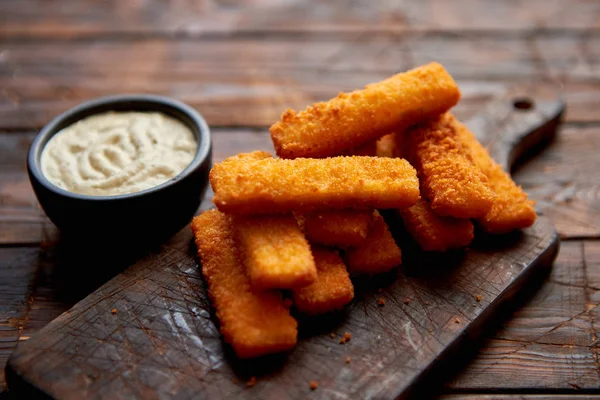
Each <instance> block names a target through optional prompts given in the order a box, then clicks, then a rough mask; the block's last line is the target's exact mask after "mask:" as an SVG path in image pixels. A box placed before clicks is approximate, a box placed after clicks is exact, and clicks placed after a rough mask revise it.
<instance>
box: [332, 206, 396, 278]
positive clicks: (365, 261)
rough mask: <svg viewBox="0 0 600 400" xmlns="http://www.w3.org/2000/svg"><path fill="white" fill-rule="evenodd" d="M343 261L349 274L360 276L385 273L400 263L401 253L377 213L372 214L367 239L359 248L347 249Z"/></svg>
mask: <svg viewBox="0 0 600 400" xmlns="http://www.w3.org/2000/svg"><path fill="white" fill-rule="evenodd" d="M344 261H346V265H347V266H348V269H349V270H350V272H353V273H360V274H375V273H380V272H386V271H389V270H391V269H392V268H394V267H397V266H398V265H400V264H401V263H402V252H401V251H400V248H399V247H398V245H397V244H396V242H395V241H394V238H393V237H392V234H391V232H390V230H389V229H388V226H387V224H386V223H385V221H384V219H383V217H382V216H381V215H380V214H379V212H377V211H375V212H374V213H373V223H372V225H371V230H370V231H369V234H368V235H367V239H366V240H365V241H364V242H363V243H362V244H361V245H360V246H358V247H352V248H350V249H348V250H347V251H346V252H345V254H344Z"/></svg>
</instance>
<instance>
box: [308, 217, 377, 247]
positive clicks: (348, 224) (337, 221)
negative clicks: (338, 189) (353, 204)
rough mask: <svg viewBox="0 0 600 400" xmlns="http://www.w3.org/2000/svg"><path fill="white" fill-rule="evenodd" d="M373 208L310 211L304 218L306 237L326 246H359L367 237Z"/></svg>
mask: <svg viewBox="0 0 600 400" xmlns="http://www.w3.org/2000/svg"><path fill="white" fill-rule="evenodd" d="M372 221H373V211H372V210H337V211H321V212H313V213H309V214H307V215H306V216H305V219H304V230H305V233H306V237H307V238H308V240H310V241H311V242H312V243H318V244H322V245H326V246H336V247H342V248H345V247H351V246H358V245H360V244H361V243H362V242H364V240H365V239H366V238H367V234H368V233H369V228H370V226H371V222H372Z"/></svg>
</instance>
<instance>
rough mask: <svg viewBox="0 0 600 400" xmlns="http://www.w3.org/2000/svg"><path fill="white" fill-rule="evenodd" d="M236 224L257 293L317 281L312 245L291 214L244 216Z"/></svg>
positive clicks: (238, 239)
mask: <svg viewBox="0 0 600 400" xmlns="http://www.w3.org/2000/svg"><path fill="white" fill-rule="evenodd" d="M233 222H234V226H235V230H236V234H237V235H236V238H237V243H238V247H239V249H240V253H241V255H242V259H243V260H244V264H245V265H246V271H247V273H248V277H249V278H250V283H251V284H252V288H253V289H255V290H265V289H291V288H295V287H302V286H306V285H310V284H311V283H313V282H314V281H315V279H316V278H317V268H316V266H315V261H314V260H313V256H312V253H311V251H310V245H309V244H308V241H307V240H306V238H305V237H304V233H303V232H302V231H301V230H300V228H299V227H298V223H297V222H296V219H295V218H294V217H293V216H292V215H291V214H284V215H264V216H262V215H261V216H241V215H240V216H234V217H233Z"/></svg>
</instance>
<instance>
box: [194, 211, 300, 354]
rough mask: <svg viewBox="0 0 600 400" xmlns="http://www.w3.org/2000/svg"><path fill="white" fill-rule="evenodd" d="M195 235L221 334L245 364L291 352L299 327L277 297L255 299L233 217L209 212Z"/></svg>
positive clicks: (260, 295)
mask: <svg viewBox="0 0 600 400" xmlns="http://www.w3.org/2000/svg"><path fill="white" fill-rule="evenodd" d="M192 231H193V232H194V237H195V241H196V246H197V247H198V255H199V256H200V260H201V262H202V274H203V275H204V279H206V282H207V284H208V293H209V295H210V297H211V299H212V302H213V305H214V307H215V309H216V312H217V317H218V318H219V321H220V323H221V324H220V325H221V333H222V334H223V337H224V338H225V341H226V342H227V343H230V344H231V345H232V346H233V349H234V350H235V353H236V354H237V355H238V357H240V358H250V357H257V356H261V355H264V354H269V353H276V352H280V351H285V350H289V349H291V348H292V347H294V345H295V344H296V341H297V334H298V330H297V326H298V324H297V322H296V320H295V319H294V318H292V317H291V316H290V313H289V310H288V308H286V307H285V306H284V303H283V300H282V298H281V294H280V293H277V292H275V291H271V292H260V293H255V292H252V291H251V289H250V281H249V279H248V277H247V276H246V274H245V271H244V267H243V266H242V263H241V262H240V260H239V255H238V249H237V247H236V245H235V241H234V239H233V234H234V233H233V227H232V222H231V219H230V217H229V216H227V215H225V214H223V213H221V212H219V211H217V210H209V211H206V212H204V213H202V214H201V215H199V216H197V217H195V218H194V219H193V221H192Z"/></svg>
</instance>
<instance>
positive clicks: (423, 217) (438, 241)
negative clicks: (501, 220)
mask: <svg viewBox="0 0 600 400" xmlns="http://www.w3.org/2000/svg"><path fill="white" fill-rule="evenodd" d="M396 213H397V214H398V215H399V216H400V217H401V218H402V221H403V223H404V228H405V229H406V230H407V231H408V233H410V235H411V236H412V237H413V238H414V239H415V241H416V242H417V243H418V244H419V246H420V247H421V248H422V249H423V250H425V251H446V250H449V249H458V248H461V247H466V246H468V245H469V243H471V241H472V240H473V237H474V234H473V231H474V227H473V223H472V222H471V220H470V219H458V218H453V217H440V216H439V215H437V214H436V213H434V212H433V211H432V210H431V207H429V203H428V202H427V200H424V199H420V200H419V201H417V204H415V205H414V206H411V207H409V208H405V209H403V210H398V211H397V212H396Z"/></svg>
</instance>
